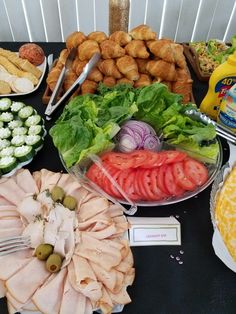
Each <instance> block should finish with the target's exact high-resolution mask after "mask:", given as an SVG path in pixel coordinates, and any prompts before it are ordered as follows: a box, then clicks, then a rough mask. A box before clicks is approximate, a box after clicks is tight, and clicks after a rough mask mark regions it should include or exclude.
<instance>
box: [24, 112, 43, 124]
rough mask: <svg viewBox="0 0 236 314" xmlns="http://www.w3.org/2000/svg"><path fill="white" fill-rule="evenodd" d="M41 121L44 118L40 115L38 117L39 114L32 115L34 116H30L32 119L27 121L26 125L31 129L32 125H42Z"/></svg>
mask: <svg viewBox="0 0 236 314" xmlns="http://www.w3.org/2000/svg"><path fill="white" fill-rule="evenodd" d="M41 119H42V118H41V117H40V115H38V114H35V115H32V116H30V117H29V118H28V119H27V120H26V121H25V125H26V126H27V127H30V126H32V125H37V124H40V122H41Z"/></svg>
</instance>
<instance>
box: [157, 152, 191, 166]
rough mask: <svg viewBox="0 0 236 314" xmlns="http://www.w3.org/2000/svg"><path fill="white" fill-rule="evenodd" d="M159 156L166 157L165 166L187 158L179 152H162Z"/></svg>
mask: <svg viewBox="0 0 236 314" xmlns="http://www.w3.org/2000/svg"><path fill="white" fill-rule="evenodd" d="M160 154H162V155H164V156H165V157H166V159H165V164H171V163H173V162H178V161H182V160H184V159H185V158H186V157H187V154H186V153H184V152H181V151H179V150H163V151H161V152H160Z"/></svg>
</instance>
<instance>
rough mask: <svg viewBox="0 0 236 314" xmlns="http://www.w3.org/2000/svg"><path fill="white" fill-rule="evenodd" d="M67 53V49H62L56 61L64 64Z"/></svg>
mask: <svg viewBox="0 0 236 314" xmlns="http://www.w3.org/2000/svg"><path fill="white" fill-rule="evenodd" d="M68 54H69V50H68V49H62V51H61V52H60V55H59V58H58V63H62V64H63V65H65V63H66V59H67V57H68Z"/></svg>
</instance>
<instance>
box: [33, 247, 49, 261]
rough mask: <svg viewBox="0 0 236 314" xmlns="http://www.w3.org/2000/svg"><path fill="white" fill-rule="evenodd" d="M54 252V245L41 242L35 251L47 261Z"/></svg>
mask: <svg viewBox="0 0 236 314" xmlns="http://www.w3.org/2000/svg"><path fill="white" fill-rule="evenodd" d="M52 252H53V246H52V245H51V244H47V243H45V244H40V245H39V246H38V247H37V248H36V251H35V255H36V256H37V258H38V259H40V260H41V261H46V259H47V258H48V256H49V255H51V254H52Z"/></svg>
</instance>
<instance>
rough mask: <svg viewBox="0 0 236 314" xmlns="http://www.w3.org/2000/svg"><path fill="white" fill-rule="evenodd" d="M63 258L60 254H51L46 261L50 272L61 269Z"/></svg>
mask: <svg viewBox="0 0 236 314" xmlns="http://www.w3.org/2000/svg"><path fill="white" fill-rule="evenodd" d="M61 265H62V258H61V256H60V255H59V254H57V253H53V254H51V255H50V256H49V257H48V259H47V261H46V268H47V270H48V271H49V272H50V273H56V272H58V271H59V270H60V269H61Z"/></svg>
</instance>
